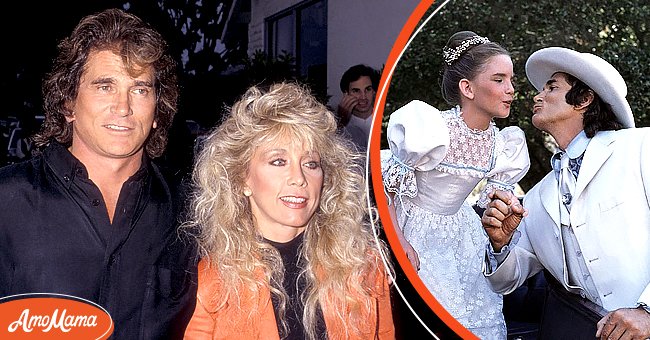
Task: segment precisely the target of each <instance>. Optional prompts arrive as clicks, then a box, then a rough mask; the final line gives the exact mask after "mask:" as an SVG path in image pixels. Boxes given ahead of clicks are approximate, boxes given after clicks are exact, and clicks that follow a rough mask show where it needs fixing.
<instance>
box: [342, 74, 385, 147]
mask: <svg viewBox="0 0 650 340" xmlns="http://www.w3.org/2000/svg"><path fill="white" fill-rule="evenodd" d="M378 85H379V72H378V71H377V70H375V69H373V68H372V67H370V66H367V65H363V64H358V65H354V66H352V67H350V68H349V69H348V70H347V71H345V73H343V76H342V77H341V82H340V87H341V92H343V98H342V99H341V102H340V103H339V105H338V109H337V114H338V116H339V124H340V125H341V126H342V127H343V133H344V134H345V135H346V136H348V137H349V138H350V139H351V140H352V141H353V142H354V143H355V144H356V145H357V147H358V148H359V151H361V152H363V153H365V152H366V150H367V149H368V138H369V136H370V129H371V127H372V119H373V115H372V113H373V108H374V104H375V95H376V94H377V86H378Z"/></svg>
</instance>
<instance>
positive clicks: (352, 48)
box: [327, 0, 420, 108]
mask: <svg viewBox="0 0 650 340" xmlns="http://www.w3.org/2000/svg"><path fill="white" fill-rule="evenodd" d="M419 3H420V1H419V0H329V1H328V9H327V11H328V32H327V87H328V93H329V94H330V95H332V97H331V98H330V106H332V107H333V108H335V107H336V106H337V104H338V102H339V101H340V100H341V96H342V94H341V89H340V88H339V82H340V80H341V76H342V75H343V72H345V70H347V69H348V68H349V67H350V66H353V65H356V64H366V65H368V66H371V67H374V68H376V69H380V68H381V67H382V66H383V65H384V64H385V63H386V59H387V58H388V53H390V50H391V48H392V47H393V44H394V42H395V40H396V39H397V36H398V35H399V33H400V31H401V30H402V27H403V26H404V24H405V23H406V20H407V19H408V17H409V16H410V15H411V13H412V12H413V10H415V8H416V7H417V5H418V4H419Z"/></svg>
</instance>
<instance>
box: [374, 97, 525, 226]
mask: <svg viewBox="0 0 650 340" xmlns="http://www.w3.org/2000/svg"><path fill="white" fill-rule="evenodd" d="M387 134H388V135H387V137H388V142H389V147H390V150H382V151H381V152H382V163H387V165H386V166H385V167H384V166H382V169H384V168H385V169H386V170H385V171H382V172H384V179H383V180H384V186H385V188H386V190H387V191H389V192H393V193H395V194H396V197H399V196H400V195H406V196H408V197H410V198H412V201H413V202H414V203H415V204H417V205H419V206H421V207H427V209H428V210H430V211H432V212H434V213H438V214H442V215H450V214H454V213H456V212H457V211H458V209H460V206H461V205H462V204H463V202H464V201H465V199H466V198H467V196H469V194H470V193H471V192H472V190H473V189H474V187H476V185H477V184H478V183H479V182H480V181H481V180H482V179H483V178H487V179H488V183H487V185H486V186H485V188H484V190H483V192H482V194H481V198H480V199H479V202H478V204H479V205H481V206H483V207H484V206H485V205H486V204H487V194H488V193H489V192H490V191H491V190H492V189H494V188H499V189H502V190H512V189H513V188H514V184H516V183H517V182H518V181H519V180H520V179H521V178H523V177H524V175H525V174H526V172H527V171H528V168H529V167H530V159H529V157H528V148H527V146H526V138H525V136H524V132H523V131H522V130H521V129H520V128H518V127H515V126H511V127H506V128H504V129H503V130H499V129H498V128H497V127H496V126H495V125H494V124H490V127H489V128H488V129H486V130H484V131H476V130H473V129H470V128H469V127H468V126H467V125H466V124H465V121H464V120H463V118H462V113H461V112H460V108H458V107H456V108H453V109H451V110H448V111H444V112H440V111H438V110H437V109H436V108H434V107H432V106H430V105H428V104H426V103H424V102H421V101H417V100H414V101H412V102H410V103H408V104H406V105H405V106H404V107H402V108H400V109H399V110H397V111H395V112H394V113H393V114H392V115H391V116H390V122H389V124H388V130H387ZM393 155H394V157H393ZM422 188H425V189H424V190H422Z"/></svg>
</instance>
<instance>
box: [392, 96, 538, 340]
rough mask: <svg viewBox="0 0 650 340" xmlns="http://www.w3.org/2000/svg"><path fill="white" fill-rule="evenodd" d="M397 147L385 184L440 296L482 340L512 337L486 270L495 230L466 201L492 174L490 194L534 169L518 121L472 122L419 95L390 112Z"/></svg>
mask: <svg viewBox="0 0 650 340" xmlns="http://www.w3.org/2000/svg"><path fill="white" fill-rule="evenodd" d="M387 137H388V142H389V146H390V150H382V151H381V168H382V176H383V183H384V189H385V190H386V191H388V192H390V193H393V194H394V195H393V200H394V204H395V207H396V212H397V219H398V224H399V227H400V228H402V231H403V233H404V236H405V238H406V239H407V240H408V241H409V242H410V243H411V245H412V246H413V248H414V249H415V251H417V253H418V255H419V258H420V270H419V272H418V274H419V276H420V277H421V279H422V281H423V282H424V283H425V284H426V286H427V287H428V288H429V290H430V291H431V292H432V294H433V296H434V297H435V298H436V299H437V300H438V301H439V302H440V304H441V305H442V306H444V307H445V309H446V310H447V311H448V312H449V313H450V314H451V315H452V316H453V317H454V318H456V319H457V320H458V321H459V322H460V323H461V324H462V325H463V326H465V327H466V328H468V329H469V330H470V331H472V332H473V333H474V334H475V335H476V336H478V337H479V338H481V339H506V326H505V322H504V319H503V313H502V306H503V298H502V296H501V295H499V294H496V293H494V292H493V291H492V290H491V289H490V287H489V285H488V283H487V280H486V279H485V277H484V276H483V274H482V270H481V266H482V263H483V261H482V257H483V255H484V253H485V243H486V240H487V236H486V234H485V232H484V231H483V227H482V225H481V221H480V217H479V215H478V214H476V212H475V211H474V210H473V209H472V207H471V206H470V205H469V204H468V203H466V202H465V200H466V198H467V197H468V196H469V194H470V193H471V192H472V190H473V189H474V187H475V186H476V185H477V184H478V183H479V182H480V181H481V180H482V179H483V178H487V179H488V180H487V185H486V187H485V190H484V191H483V193H481V196H480V198H479V202H478V203H479V205H483V206H484V205H485V204H487V202H488V199H487V193H488V192H489V191H490V190H492V189H494V188H499V189H503V190H512V189H513V186H514V184H515V183H516V182H517V181H519V180H520V179H521V178H522V177H523V176H524V175H525V174H526V172H527V171H528V168H529V166H530V160H529V157H528V149H527V146H526V140H525V137H524V133H523V131H522V130H521V129H519V128H518V127H507V128H504V129H503V130H501V131H499V129H498V128H497V127H496V126H495V125H494V124H491V125H490V127H489V128H488V129H487V130H485V131H475V130H471V129H470V128H468V127H467V125H466V124H465V122H464V121H463V119H462V117H461V112H460V109H459V108H458V107H456V108H453V109H451V110H448V111H444V112H440V111H438V110H437V109H435V108H434V107H432V106H430V105H428V104H426V103H424V102H421V101H412V102H410V103H409V104H407V105H405V106H404V107H402V108H400V109H399V110H397V111H395V112H394V113H393V114H392V115H391V116H390V121H389V125H388V130H387Z"/></svg>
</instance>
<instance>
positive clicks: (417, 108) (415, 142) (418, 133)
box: [381, 100, 449, 198]
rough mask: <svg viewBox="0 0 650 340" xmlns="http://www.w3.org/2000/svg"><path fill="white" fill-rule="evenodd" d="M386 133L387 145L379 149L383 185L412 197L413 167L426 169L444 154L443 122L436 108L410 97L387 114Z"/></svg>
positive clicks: (446, 138)
mask: <svg viewBox="0 0 650 340" xmlns="http://www.w3.org/2000/svg"><path fill="white" fill-rule="evenodd" d="M386 133H387V135H386V136H387V139H388V145H389V148H390V149H386V150H382V151H381V172H382V178H383V183H384V189H385V190H386V191H387V192H392V193H395V194H396V195H397V196H401V195H406V196H408V197H411V198H412V197H415V196H416V195H417V183H416V181H415V171H416V170H417V171H429V170H431V169H433V168H434V167H435V166H436V165H438V164H439V163H440V162H441V161H442V159H443V158H444V157H445V153H446V152H447V148H448V147H449V130H448V129H447V124H446V123H445V120H444V118H443V117H442V115H441V114H440V111H438V109H436V108H435V107H433V106H431V105H429V104H427V103H424V102H422V101H419V100H414V101H411V102H409V103H408V104H406V105H404V106H403V107H401V108H399V109H398V110H396V111H395V112H393V113H392V114H391V116H390V120H389V121H388V128H387V130H386Z"/></svg>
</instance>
